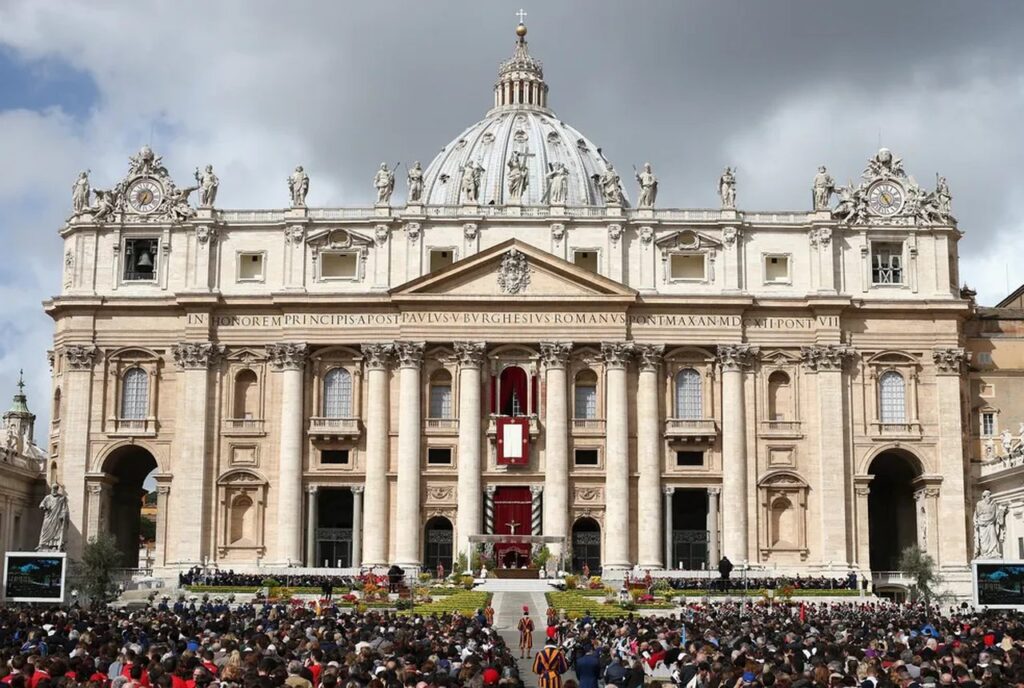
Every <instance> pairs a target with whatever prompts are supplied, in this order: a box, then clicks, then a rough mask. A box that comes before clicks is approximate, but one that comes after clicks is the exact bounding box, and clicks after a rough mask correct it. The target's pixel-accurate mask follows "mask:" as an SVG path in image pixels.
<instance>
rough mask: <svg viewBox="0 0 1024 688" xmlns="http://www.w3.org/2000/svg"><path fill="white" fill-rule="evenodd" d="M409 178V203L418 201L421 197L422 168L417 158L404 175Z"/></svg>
mask: <svg viewBox="0 0 1024 688" xmlns="http://www.w3.org/2000/svg"><path fill="white" fill-rule="evenodd" d="M406 177H407V178H408V180H409V203H419V202H420V201H421V200H422V198H423V168H422V167H420V163H419V161H418V160H417V161H416V162H415V163H413V166H412V167H410V168H409V172H408V174H407V175H406Z"/></svg>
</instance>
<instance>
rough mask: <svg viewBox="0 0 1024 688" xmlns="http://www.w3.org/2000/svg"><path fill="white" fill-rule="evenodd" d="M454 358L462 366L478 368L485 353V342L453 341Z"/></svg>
mask: <svg viewBox="0 0 1024 688" xmlns="http://www.w3.org/2000/svg"><path fill="white" fill-rule="evenodd" d="M452 348H454V349H455V360H456V361H458V363H459V366H460V367H463V368H479V367H480V365H481V364H482V363H483V362H484V355H485V354H486V353H487V342H453V344H452Z"/></svg>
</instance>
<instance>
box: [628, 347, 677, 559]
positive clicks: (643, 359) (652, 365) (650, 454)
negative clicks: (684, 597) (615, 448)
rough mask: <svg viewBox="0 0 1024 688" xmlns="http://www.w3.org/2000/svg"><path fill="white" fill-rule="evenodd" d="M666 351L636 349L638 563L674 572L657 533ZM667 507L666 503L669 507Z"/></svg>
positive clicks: (667, 550) (668, 549) (659, 526)
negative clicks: (660, 390) (661, 393)
mask: <svg viewBox="0 0 1024 688" xmlns="http://www.w3.org/2000/svg"><path fill="white" fill-rule="evenodd" d="M664 349H665V347H664V346H662V345H660V344H659V345H654V344H645V345H640V346H637V348H636V351H637V362H638V363H639V367H640V373H639V376H638V383H637V395H636V463H637V470H638V471H639V473H640V477H639V479H638V481H637V486H636V488H637V489H636V492H637V507H636V508H637V535H638V537H637V541H636V551H637V556H636V559H637V563H638V564H639V565H640V568H642V569H660V568H662V566H664V567H665V568H672V562H671V555H670V553H671V551H672V549H671V546H668V547H665V548H664V549H662V547H661V546H660V544H659V542H658V533H660V532H661V531H662V525H663V519H662V508H661V503H662V500H661V499H660V497H661V464H662V451H661V437H662V433H661V416H660V414H659V413H658V366H659V365H660V363H661V354H662V352H663V351H664ZM666 505H667V503H666ZM668 518H669V516H668V515H666V516H665V519H664V528H665V541H666V542H670V538H671V537H672V532H671V527H670V526H669V520H668Z"/></svg>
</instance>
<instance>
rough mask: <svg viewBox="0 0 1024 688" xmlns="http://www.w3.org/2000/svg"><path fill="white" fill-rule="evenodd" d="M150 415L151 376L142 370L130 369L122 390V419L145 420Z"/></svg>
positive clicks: (126, 374)
mask: <svg viewBox="0 0 1024 688" xmlns="http://www.w3.org/2000/svg"><path fill="white" fill-rule="evenodd" d="M148 415H149V375H148V374H147V373H146V371H145V370H143V369H142V368H129V369H128V371H127V372H126V373H125V374H124V379H123V386H122V388H121V418H123V419H125V420H145V418H146V416H148Z"/></svg>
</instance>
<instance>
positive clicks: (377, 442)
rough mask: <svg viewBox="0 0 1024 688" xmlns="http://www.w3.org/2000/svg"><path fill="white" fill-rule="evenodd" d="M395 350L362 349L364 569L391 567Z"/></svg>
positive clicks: (372, 346)
mask: <svg viewBox="0 0 1024 688" xmlns="http://www.w3.org/2000/svg"><path fill="white" fill-rule="evenodd" d="M393 350H394V347H393V346H392V345H391V344H364V345H363V346H362V351H363V365H364V366H365V367H366V388H367V389H366V392H367V394H366V490H365V492H364V501H365V509H364V514H363V519H362V521H363V523H362V526H363V539H362V540H363V541H362V547H363V552H362V563H363V564H364V565H365V566H383V565H385V564H387V563H388V530H389V528H388V513H389V512H388V362H389V360H390V358H391V354H392V351H393ZM355 527H356V526H355V524H353V528H355ZM353 544H354V543H353ZM353 558H355V555H353Z"/></svg>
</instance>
